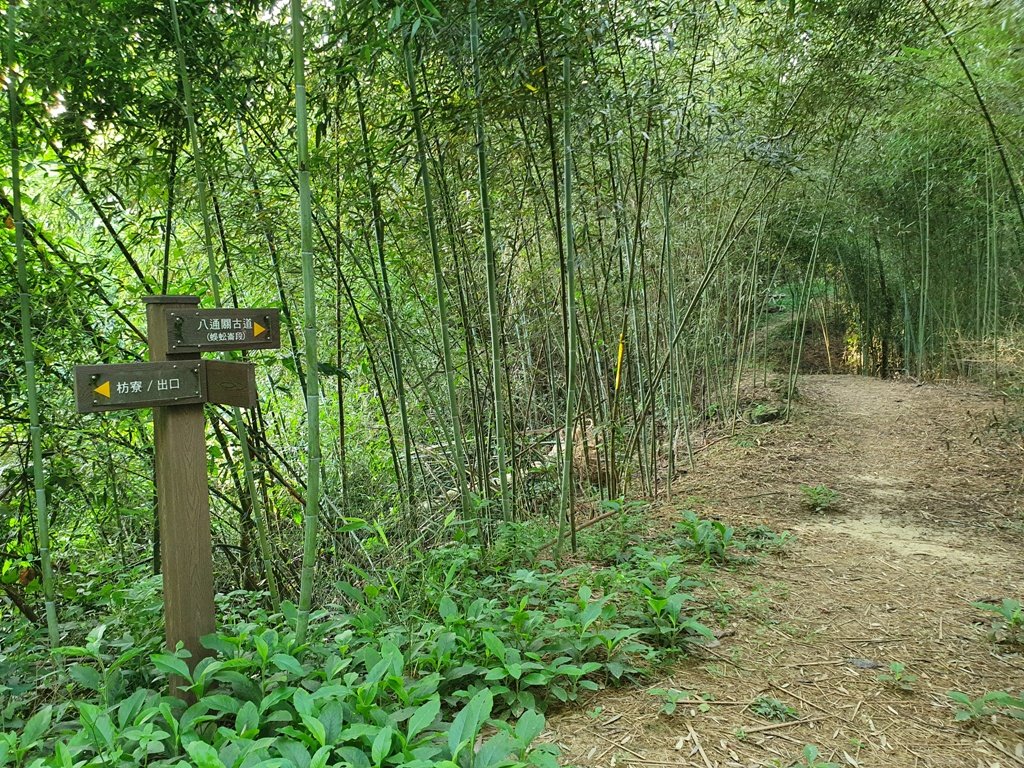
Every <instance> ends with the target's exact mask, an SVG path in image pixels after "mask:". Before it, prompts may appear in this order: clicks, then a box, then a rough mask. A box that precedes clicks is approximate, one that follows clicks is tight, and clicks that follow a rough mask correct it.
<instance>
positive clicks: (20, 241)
mask: <svg viewBox="0 0 1024 768" xmlns="http://www.w3.org/2000/svg"><path fill="white" fill-rule="evenodd" d="M17 14H18V4H17V2H16V0H9V2H8V4H7V46H6V50H7V56H6V59H7V61H6V62H5V64H6V70H7V77H8V80H7V105H8V111H9V115H10V130H11V143H10V149H11V198H12V202H13V211H12V213H13V219H14V244H15V260H16V262H17V273H18V304H19V307H20V311H21V348H22V357H23V359H24V363H25V391H26V393H27V394H28V424H29V427H28V432H29V442H30V444H31V449H32V486H33V491H34V497H35V505H36V544H37V545H38V548H39V566H40V575H41V577H42V582H43V601H44V604H45V608H46V635H47V639H48V640H49V643H50V649H51V650H52V649H54V648H56V647H58V646H59V645H60V625H59V624H58V623H57V607H56V603H55V601H54V589H53V566H52V563H51V561H50V517H49V513H48V511H47V504H46V473H45V469H44V466H43V435H42V430H41V427H40V424H39V421H40V420H39V391H38V383H37V381H36V351H35V340H34V338H33V334H32V302H31V298H30V296H29V283H28V267H27V265H26V263H25V261H26V260H25V219H24V217H23V215H22V210H21V156H20V144H19V142H18V126H19V120H18V118H19V111H20V110H19V107H20V104H19V102H18V74H19V73H18V64H17V55H16V49H17V30H18V27H17ZM26 615H28V614H26Z"/></svg>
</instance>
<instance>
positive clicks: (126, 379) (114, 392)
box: [75, 360, 206, 413]
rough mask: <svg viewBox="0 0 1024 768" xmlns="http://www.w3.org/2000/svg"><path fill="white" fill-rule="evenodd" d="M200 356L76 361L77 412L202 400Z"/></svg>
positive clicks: (203, 399)
mask: <svg viewBox="0 0 1024 768" xmlns="http://www.w3.org/2000/svg"><path fill="white" fill-rule="evenodd" d="M203 379H204V376H203V369H202V361H201V360H188V361H185V360H183V361H181V362H180V363H129V364H127V365H76V366H75V400H76V401H77V403H78V412H79V413H99V412H101V411H120V410H124V409H126V408H149V407H152V406H161V405H187V404H189V403H202V402H205V399H206V398H205V394H204V389H203Z"/></svg>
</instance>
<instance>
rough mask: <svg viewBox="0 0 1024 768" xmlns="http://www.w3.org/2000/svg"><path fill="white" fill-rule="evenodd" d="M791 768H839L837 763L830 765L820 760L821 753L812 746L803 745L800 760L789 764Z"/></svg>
mask: <svg viewBox="0 0 1024 768" xmlns="http://www.w3.org/2000/svg"><path fill="white" fill-rule="evenodd" d="M791 768H840V766H839V764H838V763H830V762H827V761H825V760H822V759H821V752H820V751H819V750H818V748H817V747H816V746H815V745H814V744H806V745H804V750H803V755H802V758H801V759H800V760H798V761H796V762H795V763H791Z"/></svg>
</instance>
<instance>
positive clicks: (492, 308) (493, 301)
mask: <svg viewBox="0 0 1024 768" xmlns="http://www.w3.org/2000/svg"><path fill="white" fill-rule="evenodd" d="M476 5H477V4H476V0H472V2H471V3H470V6H469V13H470V29H469V44H470V50H471V53H472V56H473V91H474V105H475V113H476V114H475V117H476V121H475V122H476V152H477V166H478V170H479V177H480V208H481V213H482V215H483V235H484V258H485V260H486V262H487V310H488V317H489V321H490V332H491V382H492V386H493V388H494V438H495V443H496V450H497V454H498V483H499V487H500V488H501V516H502V519H504V520H505V521H506V522H507V521H509V520H511V519H512V499H511V498H510V496H511V494H510V492H509V483H508V470H507V468H506V461H505V396H504V391H503V389H502V386H501V322H500V320H499V317H498V269H497V264H496V262H495V254H494V241H493V238H492V235H491V196H490V190H489V187H488V172H487V143H486V134H485V133H484V107H483V80H482V77H481V75H480V21H479V19H478V18H477V7H476Z"/></svg>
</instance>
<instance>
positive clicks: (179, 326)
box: [167, 309, 281, 354]
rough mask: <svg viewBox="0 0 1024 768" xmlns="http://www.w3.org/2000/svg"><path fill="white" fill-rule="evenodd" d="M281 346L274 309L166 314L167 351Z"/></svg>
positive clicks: (276, 313)
mask: <svg viewBox="0 0 1024 768" xmlns="http://www.w3.org/2000/svg"><path fill="white" fill-rule="evenodd" d="M280 346H281V321H280V311H279V310H276V309H193V310H187V311H181V310H168V312H167V351H168V352H169V353H172V354H173V353H181V352H193V353H194V352H214V351H221V350H231V349H277V348H278V347H280Z"/></svg>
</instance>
